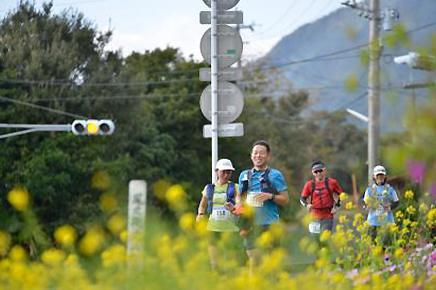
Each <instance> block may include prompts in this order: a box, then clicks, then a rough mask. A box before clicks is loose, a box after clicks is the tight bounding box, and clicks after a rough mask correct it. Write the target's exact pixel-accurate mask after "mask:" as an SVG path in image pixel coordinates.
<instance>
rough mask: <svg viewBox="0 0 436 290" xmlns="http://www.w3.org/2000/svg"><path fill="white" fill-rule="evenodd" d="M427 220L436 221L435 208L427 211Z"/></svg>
mask: <svg viewBox="0 0 436 290" xmlns="http://www.w3.org/2000/svg"><path fill="white" fill-rule="evenodd" d="M427 221H428V222H433V223H434V222H435V221H436V208H433V209H432V210H430V211H429V212H428V213H427Z"/></svg>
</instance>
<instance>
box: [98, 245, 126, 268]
mask: <svg viewBox="0 0 436 290" xmlns="http://www.w3.org/2000/svg"><path fill="white" fill-rule="evenodd" d="M100 256H101V259H102V262H103V267H112V266H117V265H122V264H123V263H124V262H125V261H126V249H125V248H124V246H123V245H113V246H111V247H110V248H109V249H107V250H106V251H104V252H102V253H101V255H100Z"/></svg>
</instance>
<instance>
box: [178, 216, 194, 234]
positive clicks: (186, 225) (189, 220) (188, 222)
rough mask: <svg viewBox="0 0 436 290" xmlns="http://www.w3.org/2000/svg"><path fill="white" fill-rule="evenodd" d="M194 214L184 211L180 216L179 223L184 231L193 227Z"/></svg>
mask: <svg viewBox="0 0 436 290" xmlns="http://www.w3.org/2000/svg"><path fill="white" fill-rule="evenodd" d="M194 224H195V215H194V214H193V213H192V212H188V213H185V214H184V215H182V216H181V217H180V220H179V225H180V227H181V228H182V229H183V230H184V231H189V230H192V229H193V228H194Z"/></svg>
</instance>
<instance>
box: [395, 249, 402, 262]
mask: <svg viewBox="0 0 436 290" xmlns="http://www.w3.org/2000/svg"><path fill="white" fill-rule="evenodd" d="M394 256H395V258H396V259H397V260H399V259H401V258H402V257H403V256H404V252H403V249H402V248H399V249H397V250H396V251H395V253H394Z"/></svg>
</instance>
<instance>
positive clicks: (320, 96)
mask: <svg viewBox="0 0 436 290" xmlns="http://www.w3.org/2000/svg"><path fill="white" fill-rule="evenodd" d="M381 2H382V7H381V11H383V10H384V8H387V7H390V8H395V9H397V10H398V12H399V13H400V19H399V23H400V24H402V26H403V28H404V29H405V30H406V31H407V32H409V33H408V36H409V39H410V43H411V44H412V45H411V47H409V48H405V47H404V46H402V45H401V46H396V47H395V48H390V47H388V45H387V44H386V43H383V47H384V48H383V53H382V57H381V61H380V65H381V75H380V76H381V87H382V90H381V97H380V99H381V114H380V118H381V131H383V132H386V131H389V132H395V131H403V130H404V125H403V118H402V116H403V113H404V112H405V110H406V106H407V105H408V104H410V103H411V102H413V101H415V102H416V103H418V104H419V103H420V102H422V101H423V100H425V99H426V98H427V97H428V91H427V90H425V89H415V90H413V91H412V90H405V89H403V84H404V83H414V82H415V83H416V82H423V81H429V80H434V74H432V73H431V72H427V71H420V70H415V69H412V68H411V67H409V66H407V65H400V64H396V63H394V62H393V58H394V57H395V56H400V55H405V54H407V53H409V52H410V51H416V50H417V49H418V48H419V47H423V46H426V47H428V46H429V45H430V42H431V35H432V34H434V33H435V32H436V21H435V18H434V15H436V1H434V0H414V1H410V0H392V1H389V6H386V5H384V4H386V3H387V2H388V1H381ZM357 13H358V12H357V11H356V10H354V9H351V8H349V7H343V8H340V9H338V10H336V11H334V12H332V13H330V14H329V15H327V16H324V17H323V18H320V19H318V20H317V21H314V22H312V23H309V24H306V25H304V26H302V27H300V28H299V29H297V30H296V31H294V32H293V33H291V34H289V35H287V36H285V37H283V38H282V39H281V40H280V41H279V42H278V43H277V44H276V45H275V46H274V47H273V48H272V49H271V51H270V52H269V53H268V54H267V55H266V56H265V57H264V58H263V61H266V62H267V63H268V64H271V65H276V66H277V67H280V68H281V69H282V70H283V72H284V74H285V76H286V77H287V78H288V79H289V80H290V81H291V82H292V84H293V86H294V88H295V89H296V90H299V89H302V90H308V91H309V93H310V96H311V97H310V101H311V105H310V111H313V110H314V111H316V110H326V111H330V112H332V111H337V110H345V109H347V108H350V109H353V110H355V111H357V112H359V113H361V114H364V115H366V116H367V115H368V97H367V88H368V67H367V65H364V64H362V62H361V60H360V54H361V50H362V49H367V44H368V42H369V32H368V24H369V22H368V20H367V19H365V18H363V17H359V16H358V14H357ZM380 33H381V36H383V37H384V36H386V34H388V33H391V32H387V31H384V30H383V29H382V28H381V29H380ZM329 54H331V55H329ZM318 56H320V57H318ZM302 60H308V61H302ZM351 76H352V78H354V79H355V80H357V81H358V84H357V87H356V89H355V90H352V91H350V90H349V89H348V90H347V89H346V86H345V83H346V80H347V79H350V77H351ZM349 120H350V122H352V123H354V124H356V125H358V126H359V127H360V128H366V127H367V124H366V123H364V122H363V121H361V120H359V119H356V118H355V117H352V116H351V115H350V118H349Z"/></svg>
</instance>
